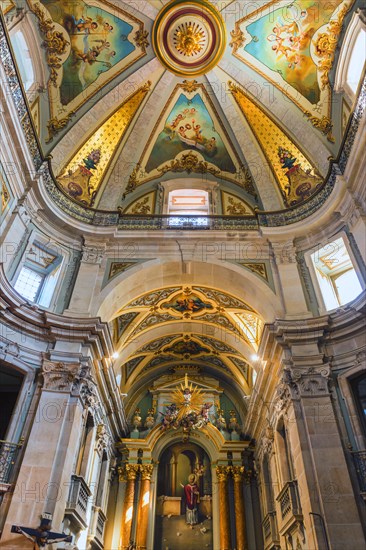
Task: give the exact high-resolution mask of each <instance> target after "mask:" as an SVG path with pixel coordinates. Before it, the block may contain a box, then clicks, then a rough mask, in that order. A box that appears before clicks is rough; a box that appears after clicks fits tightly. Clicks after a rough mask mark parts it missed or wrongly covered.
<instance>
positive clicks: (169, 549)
mask: <svg viewBox="0 0 366 550" xmlns="http://www.w3.org/2000/svg"><path fill="white" fill-rule="evenodd" d="M187 548H189V549H190V550H196V549H197V550H202V548H207V549H211V550H212V548H213V533H212V479H211V462H210V459H209V457H208V455H207V453H206V451H204V450H203V449H202V448H201V447H200V446H199V445H196V444H195V443H189V442H182V443H175V444H174V445H172V446H170V447H168V449H166V450H165V451H164V453H163V454H162V456H161V459H160V463H159V470H158V485H157V503H156V527H155V544H154V550H180V549H184V550H187Z"/></svg>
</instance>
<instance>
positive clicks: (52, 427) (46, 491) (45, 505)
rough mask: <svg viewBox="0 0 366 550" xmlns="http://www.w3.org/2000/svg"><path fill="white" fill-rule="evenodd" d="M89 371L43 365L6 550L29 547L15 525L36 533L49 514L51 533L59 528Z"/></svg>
mask: <svg viewBox="0 0 366 550" xmlns="http://www.w3.org/2000/svg"><path fill="white" fill-rule="evenodd" d="M87 371H88V367H83V366H81V365H80V364H78V363H63V362H54V361H49V360H44V362H43V365H42V370H41V376H42V379H43V386H42V388H41V391H40V399H39V402H38V405H37V409H36V411H35V416H34V422H33V425H32V430H31V433H30V436H29V440H28V442H27V444H26V449H25V453H24V458H23V461H22V465H21V468H20V471H19V475H18V479H17V485H16V489H17V490H16V491H15V492H14V495H13V498H12V500H11V503H10V506H9V512H8V515H7V519H6V524H5V526H4V530H3V536H2V540H1V543H2V548H4V549H5V548H9V549H11V550H15V549H17V548H24V547H25V545H26V542H25V539H24V537H23V536H20V535H16V534H13V533H10V528H11V525H12V524H15V525H24V526H26V527H37V526H38V525H39V518H40V516H41V514H43V513H48V514H51V515H52V516H53V519H52V527H53V530H54V531H58V530H60V528H61V525H62V520H63V517H64V512H65V507H66V502H67V499H68V495H69V490H70V483H71V475H72V473H73V465H74V462H75V454H76V450H77V449H78V441H79V439H80V432H81V429H82V415H83V408H84V406H86V404H85V401H84V398H85V396H86V394H85V384H89V381H88V380H87Z"/></svg>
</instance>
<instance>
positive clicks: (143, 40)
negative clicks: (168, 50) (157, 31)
mask: <svg viewBox="0 0 366 550" xmlns="http://www.w3.org/2000/svg"><path fill="white" fill-rule="evenodd" d="M148 36H149V33H148V31H145V30H144V29H139V30H138V31H136V33H135V36H134V37H133V39H134V42H135V44H136V46H138V47H139V48H141V49H142V51H143V52H146V48H147V47H148V46H150V43H149V41H148V39H147V37H148Z"/></svg>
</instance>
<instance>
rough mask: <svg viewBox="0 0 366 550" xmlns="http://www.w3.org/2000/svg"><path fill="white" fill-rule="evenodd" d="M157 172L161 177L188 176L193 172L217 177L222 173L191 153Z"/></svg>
mask: <svg viewBox="0 0 366 550" xmlns="http://www.w3.org/2000/svg"><path fill="white" fill-rule="evenodd" d="M157 170H158V172H160V174H161V175H164V174H166V173H167V172H187V174H191V173H192V172H193V173H195V174H211V175H212V176H216V177H218V176H219V175H220V172H221V170H219V169H218V168H216V166H214V165H213V164H209V163H208V162H206V161H205V160H201V159H199V158H198V156H197V155H195V154H194V153H191V152H189V153H185V154H183V155H182V156H181V157H179V158H177V159H174V160H172V161H170V163H168V164H165V165H164V166H161V167H159V168H157Z"/></svg>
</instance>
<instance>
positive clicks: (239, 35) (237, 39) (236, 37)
mask: <svg viewBox="0 0 366 550" xmlns="http://www.w3.org/2000/svg"><path fill="white" fill-rule="evenodd" d="M230 36H231V41H230V42H229V46H230V48H232V49H233V54H235V53H236V52H237V51H238V49H239V48H242V47H243V46H244V42H245V38H244V33H243V31H241V30H240V28H239V26H238V25H237V24H236V26H235V29H233V30H232V31H230Z"/></svg>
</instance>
